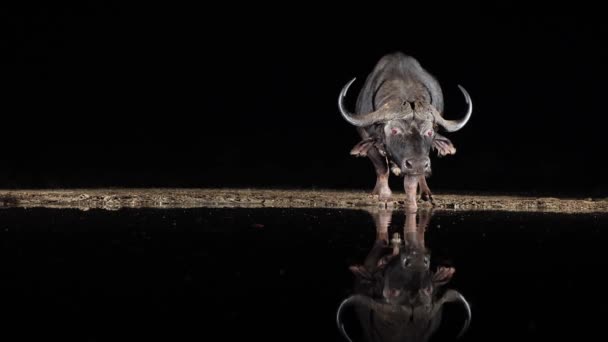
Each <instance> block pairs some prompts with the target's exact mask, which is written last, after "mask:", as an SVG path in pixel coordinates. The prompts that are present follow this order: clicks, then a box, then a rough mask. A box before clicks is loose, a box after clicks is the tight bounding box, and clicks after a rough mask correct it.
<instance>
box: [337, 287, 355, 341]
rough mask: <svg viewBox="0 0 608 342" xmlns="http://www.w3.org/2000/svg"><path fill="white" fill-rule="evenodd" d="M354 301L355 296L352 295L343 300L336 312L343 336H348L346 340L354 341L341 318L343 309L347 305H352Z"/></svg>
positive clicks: (339, 328)
mask: <svg viewBox="0 0 608 342" xmlns="http://www.w3.org/2000/svg"><path fill="white" fill-rule="evenodd" d="M353 301H354V296H350V297H348V298H346V299H345V300H343V301H342V303H340V306H339V307H338V312H336V324H337V325H338V330H340V333H341V334H342V336H344V338H346V340H347V341H348V342H353V341H352V340H351V339H350V336H348V334H347V333H346V330H345V329H344V324H342V319H341V318H340V317H341V316H342V310H343V309H344V307H345V306H347V305H351V304H352V303H353Z"/></svg>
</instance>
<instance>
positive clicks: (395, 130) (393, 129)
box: [391, 128, 401, 135]
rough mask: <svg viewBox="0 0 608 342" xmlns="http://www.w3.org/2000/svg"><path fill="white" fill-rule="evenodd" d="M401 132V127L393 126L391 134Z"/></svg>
mask: <svg viewBox="0 0 608 342" xmlns="http://www.w3.org/2000/svg"><path fill="white" fill-rule="evenodd" d="M399 133H401V131H400V130H399V128H391V134H392V135H397V134H399Z"/></svg>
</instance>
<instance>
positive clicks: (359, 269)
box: [348, 265, 372, 280]
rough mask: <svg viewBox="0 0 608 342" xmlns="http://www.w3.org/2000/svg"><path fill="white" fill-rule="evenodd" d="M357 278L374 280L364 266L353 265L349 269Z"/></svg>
mask: <svg viewBox="0 0 608 342" xmlns="http://www.w3.org/2000/svg"><path fill="white" fill-rule="evenodd" d="M348 269H349V270H350V271H351V272H353V274H354V275H355V276H356V277H357V278H363V279H368V280H370V279H372V275H371V273H369V271H368V270H367V269H366V268H365V267H364V266H363V265H353V266H350V267H349V268H348Z"/></svg>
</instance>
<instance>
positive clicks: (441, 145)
mask: <svg viewBox="0 0 608 342" xmlns="http://www.w3.org/2000/svg"><path fill="white" fill-rule="evenodd" d="M433 148H434V149H436V150H437V154H438V155H439V156H441V157H443V156H446V155H448V154H454V153H456V147H454V145H453V144H452V142H451V141H450V139H448V138H446V137H444V136H443V135H441V134H435V137H433Z"/></svg>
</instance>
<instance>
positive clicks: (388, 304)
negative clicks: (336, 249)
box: [336, 209, 471, 342]
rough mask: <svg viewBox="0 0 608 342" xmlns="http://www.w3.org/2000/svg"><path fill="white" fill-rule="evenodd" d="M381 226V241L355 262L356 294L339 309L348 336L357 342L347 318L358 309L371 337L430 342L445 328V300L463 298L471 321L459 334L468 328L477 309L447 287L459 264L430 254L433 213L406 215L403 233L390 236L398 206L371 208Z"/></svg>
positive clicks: (365, 331) (342, 329)
mask: <svg viewBox="0 0 608 342" xmlns="http://www.w3.org/2000/svg"><path fill="white" fill-rule="evenodd" d="M370 214H371V215H372V217H373V219H374V223H375V225H376V240H375V242H374V245H373V246H372V248H371V251H370V252H369V253H368V255H367V257H366V258H365V260H364V262H363V264H362V265H353V266H351V267H350V270H351V272H352V273H353V274H354V275H355V285H354V294H353V295H352V296H350V297H348V298H346V299H345V300H344V301H343V302H342V303H341V304H340V307H339V308H338V312H337V315H336V320H337V324H338V328H339V329H340V332H341V333H342V335H343V336H344V337H345V338H346V339H347V340H348V341H352V340H351V338H350V336H349V335H348V333H347V332H346V330H345V327H344V324H343V322H342V318H343V317H342V316H343V315H344V313H345V312H346V311H348V310H354V311H355V312H356V315H357V317H358V320H359V323H360V324H361V328H362V329H363V335H364V339H365V340H366V341H378V342H380V341H427V340H428V339H429V338H430V337H431V336H432V335H433V334H434V333H435V332H436V331H437V329H438V328H439V325H440V323H441V315H442V308H443V305H444V304H445V303H449V302H459V303H461V304H462V306H463V307H464V308H465V311H466V315H467V316H466V321H465V323H464V325H463V327H462V329H461V331H460V333H459V334H458V337H460V336H462V335H463V334H464V333H465V332H466V330H467V329H468V326H469V323H470V320H471V310H470V307H469V304H468V303H467V301H466V300H465V298H464V297H463V296H462V295H461V294H460V293H459V292H458V291H455V290H452V289H446V288H445V286H444V285H446V284H447V283H448V282H449V281H450V279H451V278H452V275H453V274H454V271H455V270H454V268H453V267H442V266H440V267H437V268H436V269H435V270H432V268H431V266H430V261H431V260H430V252H429V250H428V249H427V248H426V245H425V240H424V233H425V231H426V228H427V227H428V224H429V222H430V219H431V215H432V212H431V211H421V212H419V222H418V224H417V223H416V213H415V212H414V213H406V214H405V224H404V228H403V232H402V234H400V233H399V232H395V233H394V234H392V235H391V236H390V238H389V227H390V225H391V219H392V215H393V210H391V209H377V210H372V211H370Z"/></svg>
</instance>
